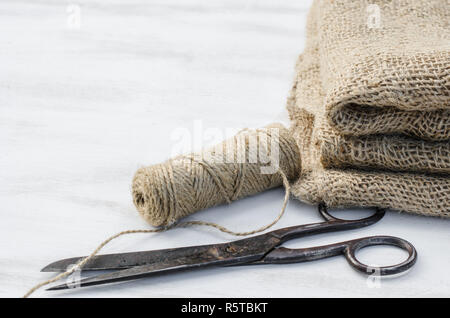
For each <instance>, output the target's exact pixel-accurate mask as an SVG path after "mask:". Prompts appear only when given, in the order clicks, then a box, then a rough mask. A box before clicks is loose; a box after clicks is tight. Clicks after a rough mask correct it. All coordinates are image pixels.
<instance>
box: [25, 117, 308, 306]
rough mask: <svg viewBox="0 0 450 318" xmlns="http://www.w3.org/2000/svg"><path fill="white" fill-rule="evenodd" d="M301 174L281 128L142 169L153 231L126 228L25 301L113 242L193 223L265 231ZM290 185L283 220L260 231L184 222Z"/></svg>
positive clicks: (142, 195) (136, 190)
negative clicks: (291, 182)
mask: <svg viewBox="0 0 450 318" xmlns="http://www.w3.org/2000/svg"><path fill="white" fill-rule="evenodd" d="M300 170H301V162H300V153H299V150H298V148H297V144H296V142H295V140H294V138H293V137H292V135H291V132H290V131H289V130H287V129H286V128H284V127H283V126H282V125H280V124H272V125H269V126H267V127H265V128H262V129H256V130H244V131H242V132H240V133H238V134H237V135H236V136H234V137H233V138H231V139H229V140H226V141H224V142H222V143H221V144H219V145H217V146H215V147H212V148H211V149H207V150H205V151H203V152H201V153H194V154H189V155H184V156H179V157H176V158H173V159H170V160H168V161H166V162H164V163H162V164H157V165H154V166H150V167H146V168H141V169H139V170H138V171H137V172H136V174H135V176H134V179H133V185H132V191H133V201H134V204H135V205H136V208H137V209H138V211H139V213H140V214H141V215H142V216H143V217H144V219H145V220H147V221H148V222H149V223H150V224H151V225H153V226H157V228H153V229H141V230H126V231H122V232H119V233H117V234H114V235H112V236H111V237H109V238H107V239H106V240H104V241H103V242H102V243H100V245H98V246H97V248H96V249H95V250H94V251H93V252H92V253H91V254H90V255H89V256H88V257H86V258H84V259H81V260H80V261H79V262H78V263H77V264H75V265H74V266H73V267H72V268H70V269H68V270H66V271H65V272H63V273H60V274H59V275H57V276H55V277H53V278H51V279H48V280H46V281H44V282H41V283H39V284H37V285H36V286H34V287H32V288H31V289H30V290H29V291H28V292H27V293H26V294H25V295H24V297H25V298H26V297H29V296H30V295H31V294H32V293H34V292H35V291H36V290H38V289H39V288H41V287H43V286H45V285H48V284H51V283H53V282H56V281H58V280H60V279H62V278H64V277H68V276H69V275H71V274H72V273H74V272H75V271H77V270H81V269H82V268H83V266H84V265H85V264H86V263H88V262H89V261H90V260H91V259H92V258H94V257H95V255H97V253H98V252H99V251H100V250H101V249H102V248H103V247H104V246H106V245H107V244H109V243H110V242H111V241H112V240H114V239H116V238H118V237H121V236H123V235H127V234H136V233H157V232H163V231H166V230H168V229H171V228H175V227H181V226H191V225H203V226H212V227H215V228H217V229H218V230H220V231H222V232H225V233H229V234H231V235H235V236H246V235H251V234H255V233H259V232H262V231H264V230H266V229H268V228H270V227H272V226H273V225H274V224H276V223H277V222H278V220H280V218H281V217H282V216H283V214H284V211H285V209H286V205H287V202H288V200H289V193H290V190H289V189H290V185H289V180H293V179H296V178H297V177H298V176H299V174H300ZM282 184H283V185H284V187H285V189H286V193H285V197H284V201H283V205H282V207H281V211H280V213H279V214H278V216H277V217H276V218H275V219H274V220H273V221H272V222H271V223H270V224H267V225H265V226H262V227H260V228H258V229H254V230H250V231H246V232H235V231H231V230H229V229H227V228H225V227H223V226H221V225H219V224H216V223H212V222H204V221H186V222H181V223H176V222H177V221H178V220H179V219H181V218H183V217H185V216H187V215H190V214H192V213H194V212H196V211H199V210H202V209H206V208H209V207H212V206H215V205H218V204H222V203H231V202H232V201H234V200H237V199H240V198H243V197H246V196H249V195H252V194H256V193H258V192H262V191H264V190H267V189H270V188H273V187H276V186H280V185H282Z"/></svg>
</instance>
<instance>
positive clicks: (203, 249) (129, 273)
mask: <svg viewBox="0 0 450 318" xmlns="http://www.w3.org/2000/svg"><path fill="white" fill-rule="evenodd" d="M278 243H279V239H278V238H276V237H274V236H270V235H265V234H264V235H260V236H257V237H253V238H249V239H244V240H239V241H235V242H230V243H224V244H213V245H203V246H193V247H185V248H180V249H172V250H170V251H171V255H170V256H169V257H166V256H164V255H163V254H160V255H161V256H162V258H161V259H159V260H157V261H155V262H153V263H149V264H146V265H141V266H134V267H131V268H128V269H123V270H120V271H116V272H113V273H108V274H103V275H98V276H94V277H89V278H85V279H81V280H79V281H74V282H69V283H66V284H62V285H58V286H54V287H51V288H49V289H48V290H59V289H69V288H76V287H85V286H92V285H100V284H107V283H113V282H120V281H127V280H134V279H138V278H142V277H147V276H152V275H158V274H163V273H169V272H176V271H182V270H189V269H196V268H204V267H210V266H226V265H238V264H245V263H251V262H254V261H257V260H259V259H261V258H263V257H264V255H265V254H266V253H267V252H268V251H269V250H270V249H272V248H273V247H274V246H276V245H278ZM162 251H166V252H167V250H160V251H158V252H162ZM176 255H177V257H175V256H176Z"/></svg>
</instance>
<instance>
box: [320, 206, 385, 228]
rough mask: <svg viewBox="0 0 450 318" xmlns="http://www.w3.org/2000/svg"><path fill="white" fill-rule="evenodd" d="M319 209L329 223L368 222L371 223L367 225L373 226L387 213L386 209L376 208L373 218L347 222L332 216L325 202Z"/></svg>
mask: <svg viewBox="0 0 450 318" xmlns="http://www.w3.org/2000/svg"><path fill="white" fill-rule="evenodd" d="M317 208H318V209H319V213H320V215H322V217H323V218H324V219H325V220H327V221H341V222H354V221H367V222H369V223H368V224H367V225H369V224H373V223H375V222H377V221H379V220H380V219H381V218H383V216H384V214H385V213H386V209H383V208H378V207H375V208H374V209H375V212H374V213H373V214H372V215H371V216H368V217H366V218H362V219H358V220H345V219H340V218H337V217H335V216H332V215H331V214H330V213H329V212H328V208H327V205H326V204H325V203H323V202H321V203H319V204H318V205H317Z"/></svg>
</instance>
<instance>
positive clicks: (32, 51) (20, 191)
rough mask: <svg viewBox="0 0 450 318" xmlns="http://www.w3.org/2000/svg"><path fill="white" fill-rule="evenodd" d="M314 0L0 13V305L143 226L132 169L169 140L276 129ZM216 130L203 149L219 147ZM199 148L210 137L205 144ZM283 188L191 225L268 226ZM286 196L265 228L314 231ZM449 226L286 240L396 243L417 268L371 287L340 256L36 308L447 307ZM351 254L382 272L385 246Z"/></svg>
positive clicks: (115, 4) (89, 292) (65, 6)
mask: <svg viewBox="0 0 450 318" xmlns="http://www.w3.org/2000/svg"><path fill="white" fill-rule="evenodd" d="M310 3H311V1H299V0H285V1H279V0H233V1H211V0H183V1H181V0H179V1H175V0H159V1H156V0H152V1H144V0H133V1H125V0H122V1H119V0H114V1H107V0H102V1H100V0H96V1H87V0H86V1H78V2H73V3H69V2H64V1H56V0H54V1H37V0H34V1H32V0H29V1H25V0H22V1H14V0H2V1H1V2H0V145H1V152H0V153H1V154H0V180H1V182H0V200H1V208H0V209H1V221H0V249H1V253H0V296H3V297H17V296H21V295H23V294H24V293H25V292H26V290H27V289H28V288H30V287H31V286H33V285H34V284H36V283H38V282H40V281H42V280H45V279H47V278H49V277H51V276H52V275H51V274H49V273H40V272H39V270H40V268H42V267H43V266H44V265H46V264H47V263H49V262H51V261H54V260H56V259H60V258H64V257H70V256H77V255H85V254H87V253H90V252H91V251H92V250H93V249H94V248H95V247H96V246H97V245H98V244H99V243H100V242H101V241H102V240H104V239H105V238H106V237H108V236H110V235H112V234H114V233H116V232H118V231H121V230H125V229H135V228H148V225H146V223H145V222H144V221H143V220H142V219H141V218H140V217H139V216H138V213H137V212H136V210H135V208H134V206H133V204H132V201H131V195H130V185H131V178H132V176H133V174H134V172H135V170H136V169H137V168H138V167H140V166H142V165H148V164H153V163H157V162H160V161H162V160H165V159H167V158H168V157H169V156H170V155H171V154H172V153H173V152H174V148H176V147H175V146H176V144H177V143H179V142H180V140H179V139H177V138H179V133H180V132H185V134H192V135H189V138H191V139H195V138H197V137H198V136H197V137H196V136H195V129H198V128H199V127H200V128H201V131H202V132H205V131H206V130H207V129H215V131H216V132H217V131H218V132H219V133H223V134H225V132H226V131H229V129H239V128H244V127H258V126H262V125H266V124H268V123H270V122H273V121H275V120H282V119H284V118H285V114H284V105H285V101H286V96H287V94H288V92H289V89H290V85H291V82H292V78H293V74H294V72H293V70H294V64H295V60H296V58H297V55H298V54H299V53H300V52H301V51H302V49H303V46H304V41H305V18H306V12H307V10H308V7H309V6H310ZM220 137H221V136H220V134H219V135H218V134H216V135H215V138H219V139H220ZM210 142H211V140H210ZM282 198H283V190H282V189H276V190H273V191H269V192H267V193H264V194H261V195H258V196H255V197H252V198H248V199H245V200H242V201H240V202H236V203H234V204H233V205H231V206H221V207H217V208H214V209H210V210H208V211H203V212H201V213H198V214H197V215H195V216H193V217H192V219H202V220H209V221H215V222H218V223H220V224H223V225H225V226H227V227H229V228H231V229H235V230H248V229H253V228H256V227H258V226H261V225H263V224H266V223H269V222H270V221H271V220H272V219H273V218H274V217H275V216H276V214H277V213H278V211H279V209H280V207H281V202H282ZM319 220H320V218H319V216H318V214H317V212H316V211H315V208H314V207H311V206H308V205H305V204H302V203H300V202H298V201H295V200H292V201H291V202H290V204H289V208H288V211H287V215H286V217H285V218H283V219H282V220H281V222H280V223H279V224H277V227H283V226H288V225H294V224H300V223H308V222H316V221H319ZM449 225H450V223H449V221H448V220H439V219H433V218H424V217H418V216H411V215H406V214H398V213H394V212H392V213H389V214H388V215H387V216H386V217H385V219H384V220H382V221H381V222H380V224H377V225H375V226H373V227H370V228H367V229H364V230H358V231H353V232H351V233H350V232H348V233H336V234H332V235H321V236H318V237H316V238H311V239H306V240H302V241H300V240H299V241H298V242H293V243H290V244H289V246H291V247H292V246H313V245H316V244H326V243H331V242H335V241H337V240H344V239H350V238H356V237H359V236H366V235H375V234H386V235H394V236H400V237H403V238H405V239H408V240H410V241H411V242H413V244H415V245H416V247H417V249H418V252H419V261H418V264H417V266H415V268H414V269H413V270H412V271H411V272H410V273H409V274H408V275H405V276H402V277H399V278H396V279H391V280H383V281H382V282H381V284H379V285H378V284H373V282H372V281H370V280H367V278H366V277H365V276H363V275H359V274H358V273H356V272H355V271H353V270H351V269H350V267H349V266H348V265H347V264H346V261H345V260H344V258H334V259H329V260H324V261H319V262H312V263H308V264H291V265H273V266H265V267H263V266H258V267H242V268H237V267H236V268H227V269H209V270H205V271H202V272H196V273H184V274H177V275H174V276H166V277H161V278H154V279H146V280H141V281H137V282H129V283H124V284H118V285H114V286H109V287H98V288H87V289H81V290H72V291H69V292H45V291H39V292H37V293H36V294H35V295H36V296H39V297H48V296H56V297H97V296H98V297H110V296H111V297H116V296H121V297H129V296H135V297H147V296H149V297H168V296H176V297H182V296H188V297H202V296H212V297H215V296H224V297H238V296H242V297H251V296H255V297H264V296H273V297H283V296H285V297H302V296H308V297H316V296H337V297H341V296H357V297H359V296H449V290H450V277H449V275H448V271H447V267H448V264H450V253H448V242H449V241H450V231H449ZM230 239H233V238H232V237H230V236H228V235H225V234H222V233H218V232H217V231H215V230H214V229H206V228H188V229H177V230H173V231H170V232H167V233H161V234H157V235H152V234H142V235H134V236H129V237H123V238H121V239H118V240H117V241H114V242H113V243H111V244H110V245H108V246H107V247H106V248H105V250H104V251H105V252H121V251H133V250H145V249H154V248H167V247H176V246H183V245H189V244H206V243H213V242H221V241H225V240H230ZM371 252H373V253H369V252H366V251H364V252H361V257H362V258H363V259H364V260H368V261H378V260H380V259H381V260H382V261H383V262H389V261H392V260H397V259H399V257H401V256H402V255H403V254H401V253H398V252H397V251H396V250H393V249H376V248H375V249H374V250H373V251H371Z"/></svg>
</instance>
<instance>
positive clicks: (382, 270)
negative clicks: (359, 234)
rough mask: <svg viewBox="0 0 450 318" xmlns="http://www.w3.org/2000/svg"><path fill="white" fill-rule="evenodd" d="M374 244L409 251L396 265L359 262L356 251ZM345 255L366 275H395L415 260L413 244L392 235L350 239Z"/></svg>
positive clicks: (351, 263)
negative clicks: (374, 264) (404, 258)
mask: <svg viewBox="0 0 450 318" xmlns="http://www.w3.org/2000/svg"><path fill="white" fill-rule="evenodd" d="M374 245H391V246H397V247H399V248H401V249H403V250H406V251H407V252H408V253H409V256H408V258H407V259H406V260H405V261H403V262H401V263H398V264H396V265H391V266H378V267H377V266H369V265H366V264H363V263H361V262H360V261H359V260H358V259H357V258H356V255H355V254H356V252H357V251H358V250H360V249H362V248H364V247H368V246H374ZM345 257H346V258H347V261H348V262H349V263H350V265H352V266H353V267H354V268H355V269H356V270H358V271H360V272H363V273H365V274H367V275H372V274H374V275H379V276H386V275H395V274H399V273H401V272H404V271H406V270H408V269H410V268H411V267H412V266H413V265H414V264H415V262H416V260H417V252H416V249H415V248H414V246H413V245H412V244H411V243H409V242H408V241H406V240H404V239H401V238H398V237H394V236H369V237H364V238H360V239H356V240H353V241H350V242H349V243H348V246H347V248H346V249H345Z"/></svg>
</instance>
